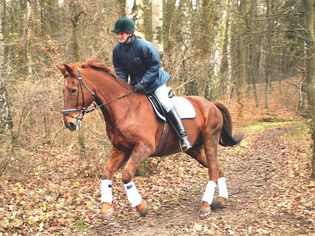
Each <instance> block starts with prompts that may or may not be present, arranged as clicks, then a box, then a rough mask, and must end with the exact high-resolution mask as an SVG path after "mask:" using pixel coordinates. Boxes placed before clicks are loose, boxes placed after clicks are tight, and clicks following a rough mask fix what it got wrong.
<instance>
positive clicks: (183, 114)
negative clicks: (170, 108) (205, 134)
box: [153, 96, 196, 121]
mask: <svg viewBox="0 0 315 236" xmlns="http://www.w3.org/2000/svg"><path fill="white" fill-rule="evenodd" d="M171 99H172V100H173V102H174V106H175V108H176V110H177V112H178V115H179V117H180V118H181V119H194V118H195V117H196V112H195V109H194V107H193V106H192V104H191V103H190V101H189V100H188V99H186V98H184V97H179V96H174V97H172V98H171ZM153 108H154V111H155V113H156V114H157V116H158V117H159V118H160V119H162V120H164V121H165V120H166V119H165V117H164V116H163V115H162V114H161V113H160V112H159V111H158V110H157V109H156V108H155V106H153Z"/></svg>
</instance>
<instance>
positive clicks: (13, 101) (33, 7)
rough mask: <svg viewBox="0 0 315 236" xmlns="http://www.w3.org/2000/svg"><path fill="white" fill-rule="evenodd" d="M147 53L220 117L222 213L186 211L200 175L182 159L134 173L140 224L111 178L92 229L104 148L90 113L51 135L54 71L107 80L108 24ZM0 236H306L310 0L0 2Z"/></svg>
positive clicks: (179, 91) (312, 202) (178, 91)
mask: <svg viewBox="0 0 315 236" xmlns="http://www.w3.org/2000/svg"><path fill="white" fill-rule="evenodd" d="M122 16H128V17H130V18H131V19H133V21H134V22H135V25H136V29H137V30H136V35H137V36H139V37H141V38H144V39H146V40H149V41H151V42H153V43H154V45H155V46H156V48H157V49H158V51H159V53H160V55H161V63H162V66H163V68H164V70H165V71H167V72H168V73H169V74H170V75H171V79H170V81H169V86H170V87H171V88H172V90H173V92H174V94H175V95H178V96H202V97H205V98H206V99H208V100H209V101H219V102H221V103H223V104H225V105H226V106H227V107H228V109H229V111H230V112H231V115H232V121H233V132H234V131H241V132H243V133H245V139H244V140H243V141H242V143H241V144H240V145H239V146H237V147H234V148H224V147H220V148H219V149H218V152H219V159H220V161H221V162H222V163H223V166H224V170H225V172H226V178H227V179H228V181H229V182H228V187H229V189H230V197H229V201H228V204H227V207H226V208H224V209H222V210H220V211H214V212H212V213H211V215H210V216H209V217H208V218H206V219H200V218H199V217H198V214H197V213H196V212H197V208H198V204H199V203H200V199H201V195H202V191H203V190H204V187H205V184H206V181H207V177H208V176H207V170H206V169H205V168H202V167H201V166H200V165H199V164H198V163H197V162H196V161H195V160H192V159H191V158H189V157H188V156H187V155H185V154H184V153H180V154H174V155H171V156H169V157H166V158H152V159H149V160H148V161H146V162H145V163H143V165H142V166H141V168H140V169H139V170H138V172H137V177H136V178H135V182H136V183H137V186H138V188H139V190H140V192H143V196H144V198H145V199H147V201H148V203H149V205H150V213H149V215H148V216H147V217H144V218H141V217H139V216H138V215H137V214H136V212H135V211H134V209H132V208H131V207H130V205H128V202H127V198H126V195H125V192H124V189H123V186H122V182H121V172H119V171H118V172H117V174H115V176H114V179H113V182H114V183H115V188H114V190H113V191H114V195H115V204H116V205H115V213H114V217H113V218H112V219H109V220H107V219H106V220H104V219H102V218H101V216H100V192H99V189H100V177H101V174H102V170H103V167H104V165H105V163H106V159H107V156H108V154H109V152H110V150H111V147H112V144H111V143H110V141H109V139H108V137H107V135H106V131H105V130H106V127H105V123H104V120H103V117H102V113H101V112H100V111H99V110H96V111H95V112H93V113H90V114H87V115H86V116H85V117H84V120H83V124H82V127H81V129H80V130H79V131H78V132H70V131H69V130H67V129H66V128H65V127H64V122H63V117H62V114H61V111H62V110H63V106H64V101H63V93H62V88H63V85H64V77H63V75H62V74H61V73H60V71H59V70H58V68H57V66H61V65H63V64H71V63H74V62H84V61H87V60H89V59H91V58H93V59H95V60H97V61H98V62H101V63H104V64H106V65H107V66H109V67H110V68H112V69H113V62H112V50H113V48H114V46H115V44H116V43H117V36H116V35H115V34H114V33H112V32H111V31H112V29H113V27H114V24H115V22H116V21H117V20H118V19H119V18H120V17H122ZM0 143H1V146H0V235H252V234H253V235H303V234H305V235H310V234H311V233H312V232H313V233H314V231H315V220H314V219H315V182H314V179H315V147H314V145H315V0H220V1H219V0H116V1H114V0H94V1H83V0H76V1H75V0H2V1H1V2H0Z"/></svg>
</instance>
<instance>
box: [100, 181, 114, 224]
mask: <svg viewBox="0 0 315 236" xmlns="http://www.w3.org/2000/svg"><path fill="white" fill-rule="evenodd" d="M112 202H113V192H112V181H111V180H109V179H103V180H102V181H101V203H102V209H101V213H102V217H104V218H105V219H109V218H111V217H112V215H113V213H114V208H113V206H112Z"/></svg>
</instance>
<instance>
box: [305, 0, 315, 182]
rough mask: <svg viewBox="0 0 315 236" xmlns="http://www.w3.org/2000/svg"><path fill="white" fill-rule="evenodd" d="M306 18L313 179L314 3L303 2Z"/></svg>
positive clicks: (314, 97) (314, 162)
mask: <svg viewBox="0 0 315 236" xmlns="http://www.w3.org/2000/svg"><path fill="white" fill-rule="evenodd" d="M303 4H304V9H305V13H306V14H305V17H306V21H305V23H306V30H307V32H306V45H307V51H306V57H307V64H306V66H307V72H306V74H307V94H308V101H309V105H310V117H311V120H312V121H311V122H312V125H311V132H312V140H313V155H312V177H313V178H315V28H314V27H315V2H314V0H303Z"/></svg>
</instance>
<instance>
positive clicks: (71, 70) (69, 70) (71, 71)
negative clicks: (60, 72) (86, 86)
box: [64, 64, 73, 74]
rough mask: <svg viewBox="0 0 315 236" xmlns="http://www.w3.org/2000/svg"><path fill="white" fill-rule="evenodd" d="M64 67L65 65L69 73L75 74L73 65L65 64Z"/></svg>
mask: <svg viewBox="0 0 315 236" xmlns="http://www.w3.org/2000/svg"><path fill="white" fill-rule="evenodd" d="M64 67H65V69H66V71H68V73H69V74H73V69H72V67H70V66H68V65H67V64H64Z"/></svg>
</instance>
